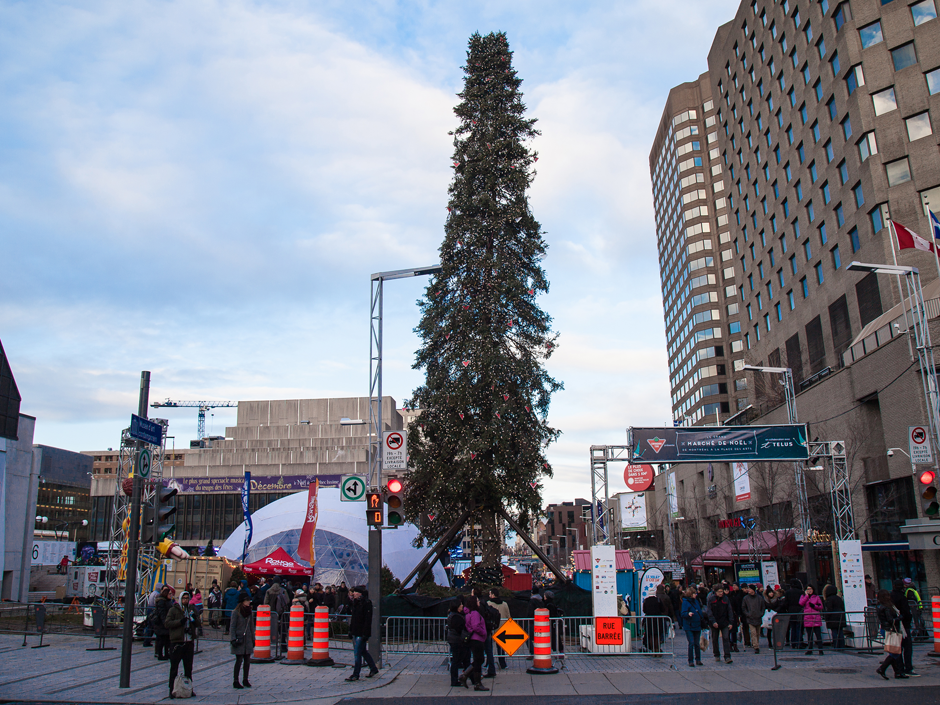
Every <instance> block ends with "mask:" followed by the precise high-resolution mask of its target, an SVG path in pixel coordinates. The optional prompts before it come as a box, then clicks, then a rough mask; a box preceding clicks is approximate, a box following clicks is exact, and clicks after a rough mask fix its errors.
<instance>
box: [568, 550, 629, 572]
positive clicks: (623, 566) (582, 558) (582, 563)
mask: <svg viewBox="0 0 940 705" xmlns="http://www.w3.org/2000/svg"><path fill="white" fill-rule="evenodd" d="M571 555H572V556H573V557H574V569H575V570H590V569H591V552H590V551H572V552H571ZM615 562H616V564H617V570H633V569H634V568H633V559H632V558H630V551H617V553H616V559H615Z"/></svg>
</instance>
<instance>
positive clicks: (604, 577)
mask: <svg viewBox="0 0 940 705" xmlns="http://www.w3.org/2000/svg"><path fill="white" fill-rule="evenodd" d="M591 587H592V588H593V589H592V590H591V603H592V607H593V612H594V616H595V617H615V616H616V615H617V552H616V548H615V547H614V546H602V545H597V546H591Z"/></svg>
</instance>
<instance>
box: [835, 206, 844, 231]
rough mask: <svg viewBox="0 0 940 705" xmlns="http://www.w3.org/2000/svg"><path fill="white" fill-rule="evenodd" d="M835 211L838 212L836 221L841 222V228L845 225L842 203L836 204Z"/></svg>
mask: <svg viewBox="0 0 940 705" xmlns="http://www.w3.org/2000/svg"><path fill="white" fill-rule="evenodd" d="M835 213H836V222H837V223H838V224H839V227H840V228H841V227H842V226H843V225H845V211H844V210H843V209H842V204H841V203H840V204H839V205H837V206H836V211H835Z"/></svg>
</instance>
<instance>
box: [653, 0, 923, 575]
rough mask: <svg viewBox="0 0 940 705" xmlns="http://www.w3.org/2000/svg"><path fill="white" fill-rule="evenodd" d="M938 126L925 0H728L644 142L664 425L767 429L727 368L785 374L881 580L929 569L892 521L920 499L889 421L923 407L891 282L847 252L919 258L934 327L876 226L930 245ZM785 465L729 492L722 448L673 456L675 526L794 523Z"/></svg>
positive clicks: (766, 399) (826, 512)
mask: <svg viewBox="0 0 940 705" xmlns="http://www.w3.org/2000/svg"><path fill="white" fill-rule="evenodd" d="M938 134H940V20H938V19H937V0H915V1H911V0H908V2H900V1H899V0H846V1H844V2H838V1H837V0H778V1H776V2H774V1H772V0H753V2H752V1H751V0H745V1H744V2H742V3H741V5H740V6H739V7H738V10H737V12H736V14H735V17H734V19H733V20H732V21H730V22H728V23H727V24H725V25H723V26H721V27H720V28H718V31H717V33H716V36H715V39H714V42H713V43H712V47H711V49H710V51H709V53H708V71H707V72H706V73H705V74H703V75H701V76H699V78H698V79H697V80H695V81H693V82H691V83H685V84H682V85H680V86H677V87H676V88H674V89H673V90H672V91H671V92H670V94H669V97H668V100H667V102H666V106H665V109H664V113H663V118H662V121H661V123H660V127H659V131H658V133H657V135H656V138H655V140H654V144H653V150H652V152H651V155H650V172H651V176H652V181H653V197H654V206H655V209H656V225H657V237H658V242H659V253H660V267H661V272H662V282H663V298H664V309H665V322H666V335H667V341H668V342H667V344H668V346H669V351H668V352H669V363H670V377H671V390H672V395H673V396H672V403H673V411H674V417H675V420H676V422H678V423H709V422H710V419H714V418H715V413H714V412H715V411H716V410H717V411H718V412H719V415H720V420H721V422H722V423H753V422H757V423H786V422H787V413H786V408H785V406H784V405H783V400H784V395H783V393H782V389H781V388H780V386H779V384H778V381H779V380H778V378H776V377H774V376H773V375H771V374H762V373H754V372H752V371H748V370H745V369H744V367H745V364H747V365H757V366H770V367H785V368H790V369H791V370H792V373H793V378H794V382H795V391H796V406H797V408H798V410H799V417H800V421H803V422H809V423H810V424H811V429H812V433H811V436H812V437H818V438H821V439H823V440H826V439H828V440H833V441H835V440H840V441H845V442H846V456H847V478H848V485H849V489H850V492H851V497H852V505H853V507H854V519H855V521H854V526H855V530H856V534H857V535H858V538H860V539H861V540H862V542H863V549H864V557H865V568H866V570H867V571H868V572H872V573H873V574H875V577H876V581H878V582H879V583H880V586H882V587H884V586H888V585H890V581H891V580H893V579H894V578H897V577H912V578H914V580H915V582H918V584H920V585H921V587H925V585H926V583H927V581H929V582H930V583H931V584H936V582H937V581H938V580H940V560H938V556H937V555H936V554H938V552H937V551H916V550H910V547H909V545H908V542H907V539H906V537H905V536H904V535H903V534H902V533H901V532H900V528H899V527H901V526H902V525H903V524H904V523H905V521H907V520H910V519H915V518H916V517H918V515H919V510H918V503H917V501H916V497H915V488H914V487H913V481H912V479H911V478H912V468H914V467H915V464H914V463H913V461H911V460H910V459H909V458H908V457H906V455H907V453H906V450H907V448H908V443H907V440H908V438H907V436H908V427H909V426H914V425H918V424H925V423H926V420H927V414H928V413H929V412H928V410H927V402H926V400H925V395H924V391H923V387H922V385H921V379H920V376H919V373H918V372H917V370H916V369H915V367H916V365H914V364H912V359H913V358H914V357H915V356H914V354H913V349H912V347H910V345H909V342H908V340H909V338H910V337H911V336H910V323H909V317H908V316H907V315H906V313H905V307H904V306H903V305H902V294H901V289H900V287H901V283H900V282H899V281H897V280H896V279H895V278H893V277H888V276H885V275H879V274H875V273H864V272H858V271H852V270H848V269H847V265H848V264H849V263H850V262H852V261H853V260H857V261H860V262H866V263H875V264H879V263H894V262H895V261H897V263H898V264H901V265H910V266H914V267H917V268H918V269H919V270H920V274H921V277H922V281H923V283H924V298H925V299H926V300H927V306H926V312H927V315H928V318H930V327H931V330H932V334H933V335H934V337H935V338H936V336H937V335H940V317H938V315H937V314H938V311H940V299H938V296H940V281H938V267H937V258H936V256H935V255H934V254H932V253H930V252H925V251H923V250H917V249H905V250H898V249H897V242H896V240H895V238H894V235H893V234H892V232H891V227H890V223H891V221H892V219H893V220H894V222H896V223H899V224H903V225H904V226H906V227H907V228H910V229H911V230H913V231H915V232H916V233H918V234H920V235H921V236H923V237H924V238H926V240H927V241H928V242H933V236H932V229H931V226H930V222H929V219H928V207H929V208H932V209H933V210H934V211H935V212H936V211H938V210H940V150H938V143H940V139H938ZM905 295H906V294H905ZM908 307H909V306H908ZM713 365H714V369H711V367H712V366H713ZM719 365H721V366H720V367H719ZM706 370H707V371H708V372H709V373H712V374H713V375H714V381H713V380H712V376H711V375H706V374H705V371H706ZM713 385H717V386H713ZM723 404H727V406H728V408H727V412H729V414H728V415H729V416H730V418H726V414H725V413H724V408H723ZM897 448H901V449H902V450H904V451H905V453H904V454H902V453H898V452H892V453H888V450H889V449H897ZM810 471H811V472H810V475H809V476H808V478H809V479H808V484H809V490H808V493H809V502H808V504H809V507H808V509H807V510H806V511H807V513H808V515H810V517H811V525H812V528H813V530H814V535H817V536H818V537H822V538H823V539H825V538H826V537H827V536H829V535H830V534H831V533H832V530H833V529H832V527H833V525H834V524H833V520H832V518H831V515H832V512H833V510H832V506H833V505H832V504H831V503H830V489H829V488H828V486H827V482H826V480H825V478H824V477H822V476H820V477H818V478H817V477H814V476H813V475H812V471H813V468H810ZM786 472H787V471H786V469H785V468H771V467H752V468H751V475H752V487H754V491H753V492H752V493H749V494H748V499H738V498H736V497H735V493H734V492H731V491H729V487H730V486H731V475H732V473H731V468H730V466H728V465H727V464H725V463H715V464H714V467H713V466H712V465H708V466H707V467H696V466H680V467H679V468H678V469H677V470H676V475H677V487H678V495H679V498H678V499H679V507H680V512H679V513H680V516H681V517H682V519H681V521H683V522H685V523H687V524H689V526H688V527H682V526H680V527H678V528H680V529H682V531H677V532H676V534H675V535H676V536H677V537H680V536H682V535H691V536H696V537H697V538H696V541H697V542H698V543H699V544H701V546H699V547H698V548H702V549H707V548H708V546H709V545H712V543H713V542H714V541H718V540H722V539H724V538H728V536H725V533H726V532H724V531H723V530H722V529H721V527H722V526H723V525H724V524H726V523H728V519H733V518H736V517H754V518H756V519H757V520H758V521H759V522H760V523H761V524H762V525H767V526H770V525H773V527H774V528H775V529H777V528H781V529H785V528H786V527H795V526H798V522H797V521H796V518H797V517H796V516H795V514H796V512H797V509H798V507H797V502H796V496H795V495H794V494H793V492H792V487H790V486H783V488H782V489H781V486H780V485H779V483H777V478H779V477H781V476H783V475H784V474H785V473H786ZM775 483H777V484H775ZM657 489H658V488H657ZM657 522H658V520H657V518H656V517H651V525H656V524H657ZM658 523H660V524H661V523H662V522H661V521H659V522H658ZM693 524H694V525H695V526H694V527H693V526H692V525H693ZM685 529H689V530H688V531H685ZM797 538H798V540H800V539H801V537H797ZM678 540H679V539H678V538H677V541H678ZM696 548H697V547H696V546H693V545H691V544H690V545H688V546H684V547H679V549H680V551H681V550H686V551H691V552H695V549H696ZM801 560H803V565H802V567H801V568H800V567H797V566H789V567H788V570H792V571H796V570H800V569H802V570H805V569H806V565H805V557H803V558H802V559H801ZM815 560H816V561H817V562H818V563H819V564H818V565H817V566H816V570H815V573H816V575H817V576H819V577H820V578H823V577H824V576H827V575H832V574H833V572H832V571H833V567H832V566H831V565H826V564H825V561H826V560H828V559H826V558H824V557H820V556H819V555H818V554H817V556H816V559H815Z"/></svg>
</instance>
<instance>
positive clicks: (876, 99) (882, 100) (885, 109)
mask: <svg viewBox="0 0 940 705" xmlns="http://www.w3.org/2000/svg"><path fill="white" fill-rule="evenodd" d="M871 101H872V104H873V105H874V106H875V115H884V114H885V113H890V112H891V111H892V110H897V109H898V101H897V98H896V97H895V95H894V86H892V87H891V88H885V89H884V90H883V91H878V92H877V93H872V94H871Z"/></svg>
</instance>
